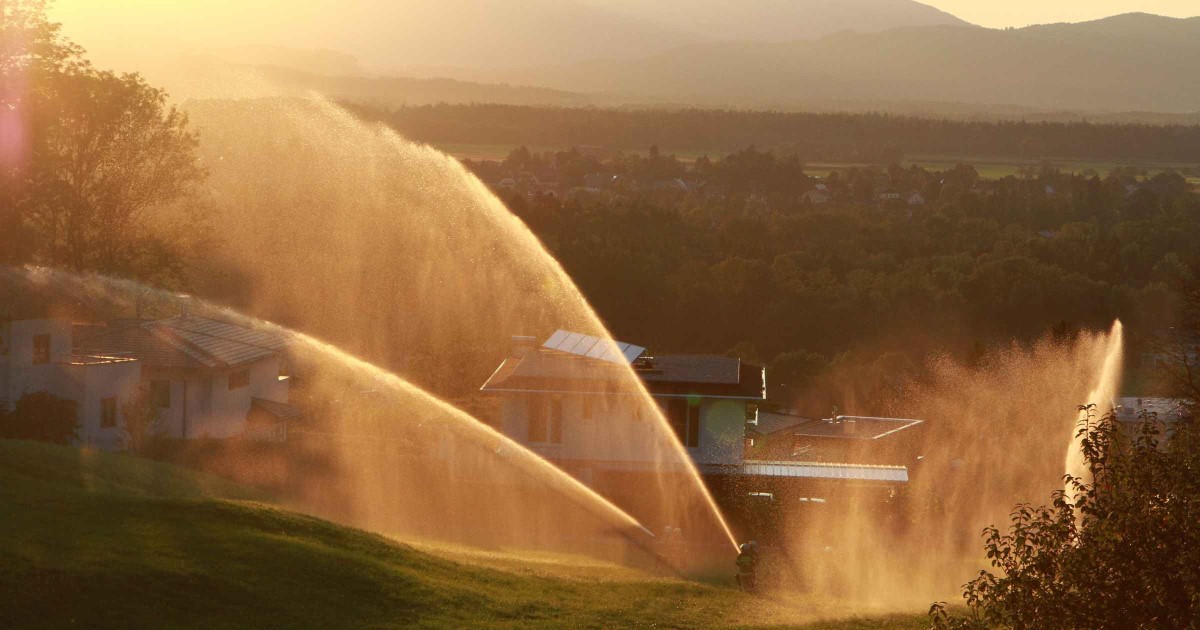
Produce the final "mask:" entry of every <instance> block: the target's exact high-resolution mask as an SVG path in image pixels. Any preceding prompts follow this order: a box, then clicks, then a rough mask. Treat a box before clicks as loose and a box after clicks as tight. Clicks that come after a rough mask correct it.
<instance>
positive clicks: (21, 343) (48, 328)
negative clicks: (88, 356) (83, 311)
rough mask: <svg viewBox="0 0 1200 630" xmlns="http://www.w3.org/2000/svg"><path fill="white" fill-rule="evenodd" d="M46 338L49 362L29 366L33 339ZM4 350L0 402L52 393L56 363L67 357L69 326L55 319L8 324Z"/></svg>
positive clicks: (69, 348) (69, 347)
mask: <svg viewBox="0 0 1200 630" xmlns="http://www.w3.org/2000/svg"><path fill="white" fill-rule="evenodd" d="M37 335H50V362H49V363H42V364H39V365H34V364H33V338H34V337H35V336H37ZM6 337H7V338H6V340H5V341H6V343H5V347H6V348H7V349H8V357H7V359H8V361H7V363H8V370H7V378H6V379H5V380H6V381H7V387H6V392H0V398H8V399H10V400H12V401H16V400H17V399H18V398H20V397H21V396H23V395H25V394H30V393H33V392H50V393H54V388H55V386H57V385H58V384H59V380H58V379H59V376H60V374H59V370H58V368H57V367H56V365H55V362H56V361H65V360H68V359H70V357H71V322H69V321H67V320H58V319H35V320H18V321H13V322H9V324H8V326H7V331H6Z"/></svg>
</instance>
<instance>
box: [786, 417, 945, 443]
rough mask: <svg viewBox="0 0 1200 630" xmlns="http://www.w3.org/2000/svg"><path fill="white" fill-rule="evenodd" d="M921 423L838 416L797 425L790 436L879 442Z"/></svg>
mask: <svg viewBox="0 0 1200 630" xmlns="http://www.w3.org/2000/svg"><path fill="white" fill-rule="evenodd" d="M923 423H924V421H923V420H913V419H910V418H876V417H870V416H838V417H837V418H835V419H826V420H812V421H809V422H807V423H805V424H801V425H798V426H796V427H795V429H794V430H793V431H792V434H793V435H796V436H800V437H814V438H833V439H849V440H879V439H883V438H885V437H888V436H890V435H893V434H895V433H898V432H900V431H904V430H907V429H911V428H913V427H915V426H918V425H920V424H923Z"/></svg>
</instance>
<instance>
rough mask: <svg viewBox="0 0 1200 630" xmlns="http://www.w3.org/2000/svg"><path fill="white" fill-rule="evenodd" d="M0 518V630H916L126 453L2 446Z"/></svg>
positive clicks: (912, 616) (854, 612) (921, 621)
mask: <svg viewBox="0 0 1200 630" xmlns="http://www.w3.org/2000/svg"><path fill="white" fill-rule="evenodd" d="M0 504H3V505H4V506H5V518H4V519H0V567H3V568H2V569H0V592H4V593H5V602H4V605H3V606H0V626H2V627H5V628H17V627H64V626H68V625H84V626H87V627H93V628H104V627H122V628H129V627H173V628H191V627H195V628H200V627H203V628H224V627H366V626H371V627H422V628H450V627H454V628H460V627H483V628H486V627H510V626H513V625H520V626H523V627H547V628H549V627H581V628H589V627H594V628H599V627H668V628H685V627H686V628H709V627H731V626H737V627H794V628H814V629H816V628H828V629H843V628H844V629H850V628H893V629H896V630H900V629H908V628H923V627H925V626H926V625H927V621H926V618H925V616H924V614H922V613H921V612H918V611H912V612H911V613H909V614H872V613H871V612H869V611H870V609H869V608H865V609H864V608H863V607H862V606H856V605H853V604H852V603H848V602H839V601H836V600H831V599H828V598H823V597H819V596H815V595H788V596H774V595H768V596H762V597H755V596H748V595H745V594H742V593H740V592H738V591H736V590H734V589H732V588H729V587H727V586H722V585H712V584H701V583H696V582H691V581H686V580H681V579H677V578H670V577H661V576H655V575H650V574H647V573H643V572H640V571H636V570H633V569H629V568H625V567H620V566H616V565H612V564H608V563H604V562H600V561H596V560H591V559H586V558H578V557H572V556H562V555H555V554H547V553H532V554H531V553H529V552H520V553H519V554H518V553H516V552H515V551H514V550H504V549H492V550H479V549H471V548H465V547H451V546H446V545H444V544H435V543H422V542H415V543H412V544H407V543H404V542H400V541H397V540H394V539H390V538H387V537H383V536H379V535H376V534H371V533H368V532H365V531H361V530H357V529H353V528H348V527H343V526H340V525H337V524H335V523H331V522H328V521H324V520H321V519H318V518H314V517H311V516H306V515H303V514H299V513H296V512H292V511H289V510H287V509H285V508H284V507H282V506H280V505H277V504H275V503H273V502H271V501H270V499H269V497H265V496H262V495H261V494H259V493H257V492H255V491H252V490H249V489H247V488H244V487H241V486H237V485H235V484H232V483H229V482H226V481H224V480H222V479H220V478H216V477H212V476H208V475H204V474H200V473H195V472H192V471H189V470H185V469H183V468H178V467H174V466H170V465H166V464H161V463H156V462H151V461H148V460H144V459H139V458H136V457H134V456H130V455H124V454H111V453H102V452H95V451H90V450H81V449H76V448H69V447H60V446H51V445H45V444H35V443H28V442H16V441H0ZM864 615H867V616H864Z"/></svg>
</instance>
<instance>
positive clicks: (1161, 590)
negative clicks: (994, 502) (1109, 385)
mask: <svg viewBox="0 0 1200 630" xmlns="http://www.w3.org/2000/svg"><path fill="white" fill-rule="evenodd" d="M1081 411H1083V412H1084V418H1083V420H1081V423H1080V429H1079V434H1080V437H1081V438H1082V444H1083V452H1084V456H1085V458H1086V460H1087V464H1088V469H1089V471H1090V473H1091V477H1092V479H1091V480H1090V481H1088V480H1085V479H1081V478H1076V477H1071V476H1069V475H1068V476H1067V477H1066V478H1065V479H1066V484H1065V487H1066V488H1067V489H1068V490H1067V491H1056V492H1055V493H1054V494H1053V495H1052V500H1051V504H1050V505H1049V506H1042V507H1032V506H1030V505H1018V506H1016V508H1014V510H1013V512H1012V524H1011V525H1010V526H1009V528H1008V532H1007V533H1002V532H1000V531H999V530H998V529H997V528H995V527H988V528H986V529H985V530H984V539H985V545H984V547H985V549H986V550H987V556H988V558H989V559H990V560H991V563H992V566H993V568H994V569H995V570H996V571H995V573H993V572H991V571H981V572H980V575H979V577H977V578H975V579H974V580H972V581H971V582H968V583H967V584H966V585H965V586H964V587H963V597H964V599H965V600H966V604H967V612H966V614H965V615H951V614H950V613H949V612H947V610H946V607H945V604H944V603H937V604H934V605H933V606H932V607H931V608H930V617H931V620H932V623H933V627H934V628H969V629H976V628H980V629H982V628H996V627H1009V628H1039V629H1041V628H1044V629H1055V628H1188V627H1196V624H1198V623H1200V436H1198V435H1197V433H1198V432H1197V429H1196V426H1195V421H1194V420H1181V421H1179V422H1177V423H1175V424H1174V425H1172V426H1169V427H1168V426H1164V425H1163V424H1161V423H1160V422H1158V419H1157V417H1156V416H1155V415H1154V414H1146V413H1144V412H1143V414H1142V415H1141V416H1140V422H1139V425H1138V427H1137V429H1136V430H1135V431H1133V432H1132V434H1131V435H1130V434H1126V433H1125V432H1123V431H1122V429H1121V428H1120V427H1119V426H1118V424H1117V422H1116V421H1115V420H1114V418H1113V416H1112V414H1107V415H1105V416H1104V417H1103V418H1100V419H1097V418H1096V412H1095V408H1094V406H1089V407H1082V408H1081ZM1069 495H1074V497H1075V499H1074V501H1072V500H1071V497H1070V496H1069Z"/></svg>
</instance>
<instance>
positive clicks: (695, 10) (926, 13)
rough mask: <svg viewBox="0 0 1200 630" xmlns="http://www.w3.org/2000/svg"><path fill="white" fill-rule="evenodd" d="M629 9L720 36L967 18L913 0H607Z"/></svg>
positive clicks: (812, 33) (770, 36)
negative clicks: (648, 0) (655, 0)
mask: <svg viewBox="0 0 1200 630" xmlns="http://www.w3.org/2000/svg"><path fill="white" fill-rule="evenodd" d="M608 4H609V5H610V6H616V7H618V8H619V9H620V10H623V11H625V12H627V13H629V14H631V15H638V16H640V17H641V18H643V19H648V20H654V21H657V22H659V23H661V24H667V25H670V26H672V27H674V28H676V29H680V30H683V31H687V32H690V33H694V34H696V35H697V36H698V37H699V38H701V39H705V40H718V41H766V42H771V41H789V40H795V39H810V38H816V37H822V36H825V35H830V34H833V33H837V32H839V31H855V32H859V33H872V32H877V31H883V30H887V29H892V28H898V27H901V26H941V25H959V26H965V25H966V24H967V23H966V22H964V21H962V20H960V19H959V18H957V17H954V16H953V15H950V14H949V13H946V12H944V11H941V10H939V9H936V8H934V7H931V6H928V5H925V4H921V3H919V2H913V1H912V0H659V1H657V2H644V1H642V0H615V2H614V1H613V0H609V2H608Z"/></svg>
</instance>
